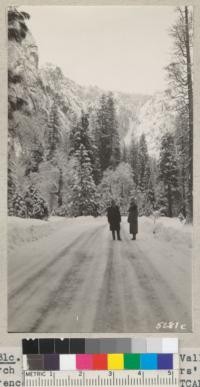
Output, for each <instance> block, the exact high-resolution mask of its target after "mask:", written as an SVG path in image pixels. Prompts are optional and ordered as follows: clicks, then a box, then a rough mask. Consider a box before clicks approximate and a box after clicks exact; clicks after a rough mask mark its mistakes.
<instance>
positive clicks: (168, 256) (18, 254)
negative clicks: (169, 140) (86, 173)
mask: <svg viewBox="0 0 200 387" xmlns="http://www.w3.org/2000/svg"><path fill="white" fill-rule="evenodd" d="M139 230H140V232H139V234H138V236H137V240H136V241H132V240H130V235H129V233H128V224H127V221H126V220H125V219H123V222H122V226H121V236H122V241H112V239H111V233H110V231H109V228H108V225H107V222H106V218H103V217H102V218H97V219H92V218H89V220H88V221H82V222H78V220H77V221H76V220H73V222H72V224H70V222H67V221H66V224H65V222H63V224H62V227H60V228H59V229H58V230H56V231H54V232H53V233H51V234H50V235H49V236H48V237H45V238H41V239H39V240H36V241H33V242H29V243H25V244H23V245H21V246H18V247H16V248H15V250H14V251H12V253H11V254H10V255H9V260H8V290H9V295H8V330H9V332H162V331H171V330H170V329H169V330H168V329H166V330H165V329H161V330H157V329H156V326H157V323H159V322H161V321H164V322H170V321H174V322H177V323H178V328H177V329H176V331H180V330H181V324H184V329H185V330H184V331H185V332H188V331H191V258H190V256H188V252H187V251H185V249H184V247H181V245H179V246H178V247H177V246H175V245H174V244H172V243H170V242H167V241H161V240H159V239H156V237H155V235H154V234H153V232H152V230H151V229H149V228H148V227H146V226H145V223H144V224H143V223H141V221H140V222H139ZM172 331H173V329H172Z"/></svg>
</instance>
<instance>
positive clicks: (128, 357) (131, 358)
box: [124, 353, 140, 370]
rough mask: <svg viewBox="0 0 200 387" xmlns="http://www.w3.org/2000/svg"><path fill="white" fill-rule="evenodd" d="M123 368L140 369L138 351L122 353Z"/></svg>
mask: <svg viewBox="0 0 200 387" xmlns="http://www.w3.org/2000/svg"><path fill="white" fill-rule="evenodd" d="M124 369H125V370H139V369H140V354H139V353H125V354H124Z"/></svg>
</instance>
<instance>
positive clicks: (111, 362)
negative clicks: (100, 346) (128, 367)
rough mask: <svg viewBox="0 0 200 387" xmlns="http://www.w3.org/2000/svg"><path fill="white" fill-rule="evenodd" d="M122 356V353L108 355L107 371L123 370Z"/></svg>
mask: <svg viewBox="0 0 200 387" xmlns="http://www.w3.org/2000/svg"><path fill="white" fill-rule="evenodd" d="M123 369H124V355H123V354H122V353H108V370H123Z"/></svg>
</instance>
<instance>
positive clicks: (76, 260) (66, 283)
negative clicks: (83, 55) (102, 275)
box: [15, 226, 103, 332]
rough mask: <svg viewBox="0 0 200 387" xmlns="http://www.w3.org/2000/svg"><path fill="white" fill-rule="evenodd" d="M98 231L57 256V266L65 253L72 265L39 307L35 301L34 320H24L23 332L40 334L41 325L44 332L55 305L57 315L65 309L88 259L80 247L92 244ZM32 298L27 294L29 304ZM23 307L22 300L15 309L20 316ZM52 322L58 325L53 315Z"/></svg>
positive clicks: (71, 298) (70, 300) (36, 290)
mask: <svg viewBox="0 0 200 387" xmlns="http://www.w3.org/2000/svg"><path fill="white" fill-rule="evenodd" d="M100 227H103V226H100ZM98 231H99V228H96V229H95V230H94V231H93V232H91V233H90V234H89V235H88V233H87V237H86V238H84V239H83V238H81V239H80V236H79V237H78V238H76V240H75V241H76V242H77V239H78V242H77V243H75V241H74V242H73V243H72V244H70V246H68V247H67V248H66V249H65V255H62V257H60V255H61V254H59V261H60V262H59V264H61V258H62V260H63V263H64V261H65V260H66V253H67V254H68V255H69V259H70V261H71V264H72V265H71V266H70V268H69V269H68V270H67V271H65V270H64V271H63V272H61V278H59V282H58V284H56V287H55V288H53V289H52V290H51V291H49V292H48V294H45V296H46V297H45V299H43V300H42V305H40V304H39V300H37V308H36V309H35V310H34V318H35V319H34V318H31V323H30V322H29V321H28V318H27V319H26V322H25V323H26V324H27V328H26V329H25V331H30V332H41V324H43V326H44V328H42V329H43V331H44V332H46V327H45V323H44V321H45V320H47V321H48V316H49V314H51V313H52V311H54V309H55V307H56V305H57V303H58V304H59V305H60V310H59V314H61V313H62V311H63V307H66V308H67V306H68V303H70V302H72V300H73V298H74V296H75V294H76V291H77V290H78V287H79V286H80V285H81V282H82V279H81V276H80V275H79V274H80V272H81V268H82V266H84V265H85V263H86V261H87V259H89V257H87V255H86V254H85V253H84V252H82V249H81V246H87V244H88V243H92V242H93V239H94V238H95V236H96V234H97V233H98ZM81 235H82V234H81ZM84 236H85V232H84ZM55 262H56V263H57V264H58V260H57V259H56V258H55ZM48 269H49V265H48ZM55 269H56V267H55ZM40 273H41V272H40ZM63 273H64V274H63ZM43 274H44V273H43V272H42V276H40V279H41V281H44V278H43ZM45 274H46V277H47V279H50V278H51V275H50V276H49V278H48V273H47V272H46V273H45ZM59 274H60V268H59ZM36 280H37V281H36V283H35V290H34V292H33V293H35V292H38V277H37V279H36ZM41 290H42V289H41ZM64 293H65V294H66V296H65V298H64V302H62V303H61V302H60V300H63V294H64ZM41 294H42V293H41ZM33 296H34V294H32V295H31V294H30V293H28V294H27V302H29V303H31V297H33ZM43 298H44V297H43ZM40 302H41V301H40ZM25 307H26V303H25V302H24V300H23V302H21V306H20V307H18V309H17V311H19V314H20V315H21V313H22V308H25ZM59 314H58V315H59ZM15 317H16V316H15ZM32 317H33V316H32ZM53 320H54V321H55V325H56V324H57V325H58V321H57V320H56V319H55V314H54V315H53Z"/></svg>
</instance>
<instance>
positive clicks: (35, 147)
mask: <svg viewBox="0 0 200 387" xmlns="http://www.w3.org/2000/svg"><path fill="white" fill-rule="evenodd" d="M43 158H44V148H43V145H42V143H41V141H40V140H39V138H38V136H37V135H36V134H34V136H33V140H32V144H31V151H30V158H29V161H28V163H27V165H26V171H25V175H26V176H29V175H30V172H35V173H36V172H38V170H39V165H40V163H41V162H42V161H43Z"/></svg>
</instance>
